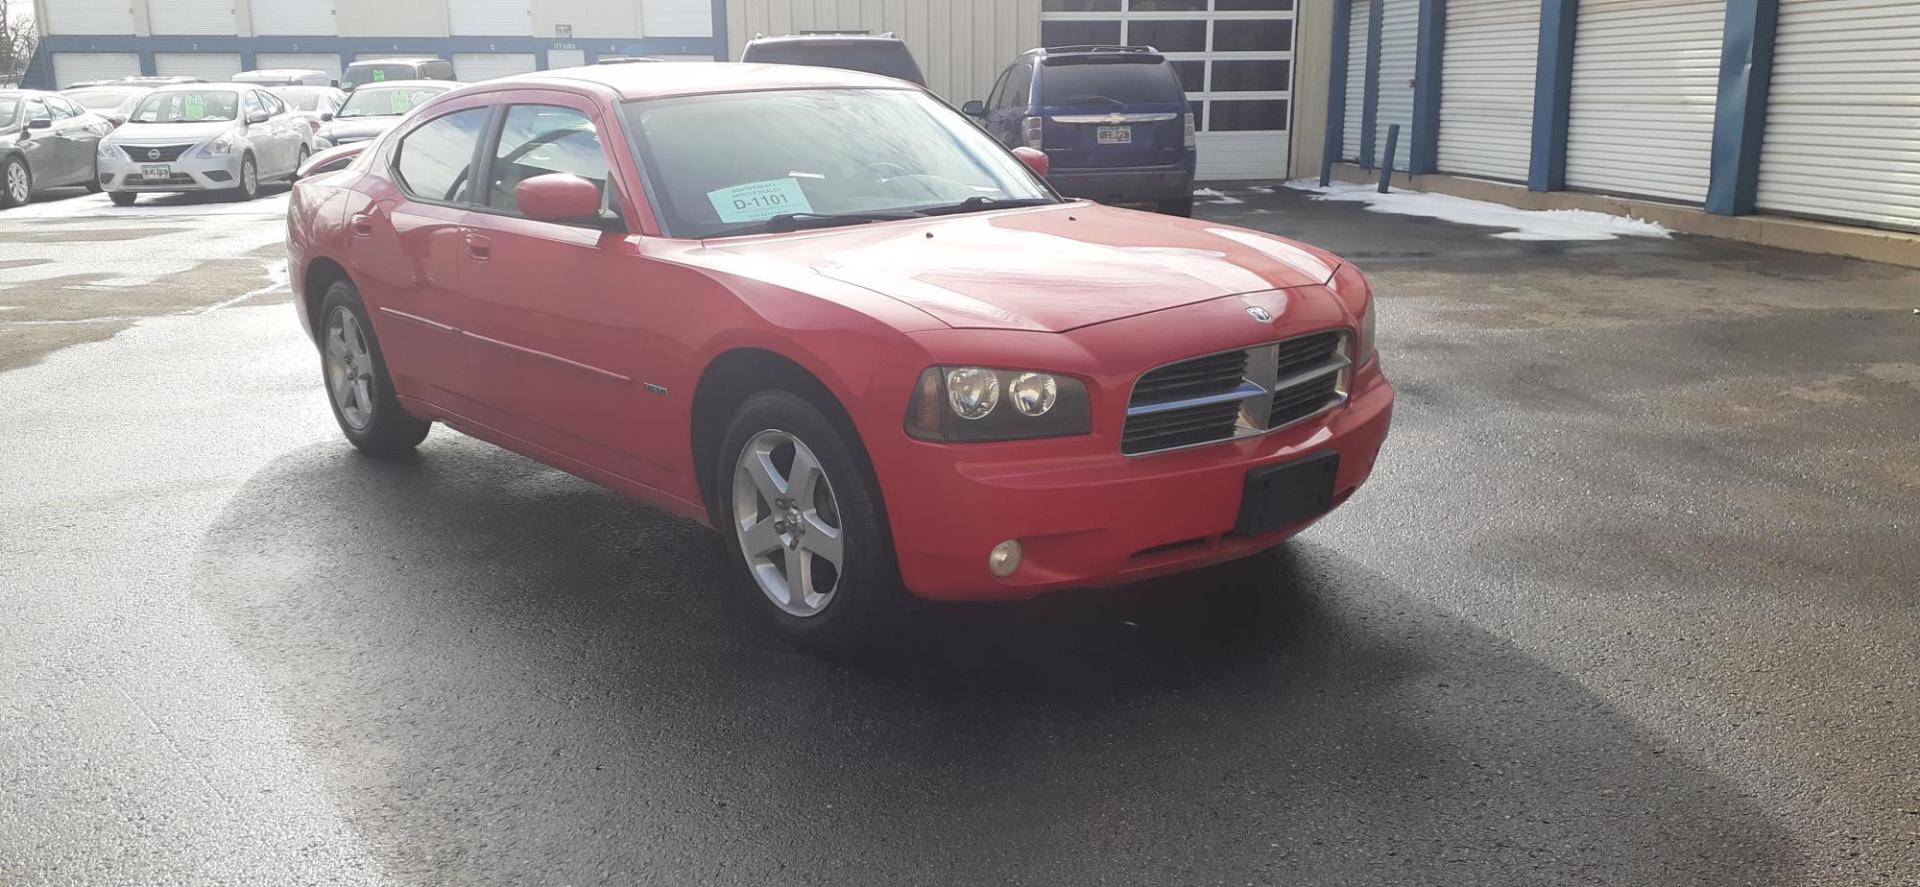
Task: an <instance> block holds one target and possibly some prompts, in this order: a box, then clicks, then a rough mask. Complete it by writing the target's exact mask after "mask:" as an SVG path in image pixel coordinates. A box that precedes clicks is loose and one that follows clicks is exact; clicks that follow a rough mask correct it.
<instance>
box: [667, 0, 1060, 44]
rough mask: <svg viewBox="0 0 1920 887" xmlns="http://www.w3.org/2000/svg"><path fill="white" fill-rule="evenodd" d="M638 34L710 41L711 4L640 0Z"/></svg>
mask: <svg viewBox="0 0 1920 887" xmlns="http://www.w3.org/2000/svg"><path fill="white" fill-rule="evenodd" d="M1028 21H1032V19H1028ZM640 33H642V34H645V35H647V36H648V37H711V36H713V4H712V3H711V2H709V0H640Z"/></svg>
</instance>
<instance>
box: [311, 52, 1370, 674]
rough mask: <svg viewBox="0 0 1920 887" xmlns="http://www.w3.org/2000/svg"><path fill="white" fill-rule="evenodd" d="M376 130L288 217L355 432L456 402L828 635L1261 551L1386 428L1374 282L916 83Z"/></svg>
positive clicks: (701, 94)
mask: <svg viewBox="0 0 1920 887" xmlns="http://www.w3.org/2000/svg"><path fill="white" fill-rule="evenodd" d="M768 133H778V134H780V137H779V138H769V137H768ZM353 147H358V146H353ZM353 147H349V148H345V149H336V151H339V152H341V153H339V154H335V155H333V156H332V157H330V158H329V160H328V163H337V162H339V161H340V160H342V159H344V157H345V155H346V154H347V153H350V152H351V151H352V150H353ZM359 150H361V151H364V152H367V153H366V154H362V155H361V157H360V158H359V159H358V160H355V161H352V162H349V163H348V164H347V165H346V166H345V167H344V168H342V169H338V170H337V171H335V172H331V173H326V174H315V175H311V176H309V177H306V178H303V179H302V180H301V181H300V183H299V184H297V185H295V187H294V192H293V197H292V199H291V201H290V203H289V206H288V211H287V230H288V238H287V252H288V260H289V270H290V274H291V278H292V285H293V291H294V301H295V312H296V313H297V315H298V317H299V322H300V324H301V325H302V326H303V327H304V328H305V329H306V330H307V332H308V333H309V334H310V335H311V337H312V339H313V342H314V344H315V346H316V351H317V356H318V357H319V359H320V368H321V369H322V376H323V384H324V386H325V388H326V390H327V392H328V395H329V398H328V399H329V402H330V404H331V405H332V408H333V412H334V416H335V418H336V420H337V421H338V423H339V426H340V429H341V432H342V433H343V435H344V436H345V437H346V438H347V440H348V441H349V442H351V443H352V444H353V445H354V446H356V447H358V448H360V449H362V450H363V451H366V452H369V453H371V454H375V455H387V456H393V455H399V454H404V453H407V452H409V451H411V450H412V449H413V448H414V447H415V446H416V445H418V444H419V443H420V442H421V440H422V439H423V438H425V437H426V435H427V433H428V430H429V428H430V423H431V422H434V421H441V422H445V423H447V424H448V425H450V426H452V427H455V428H458V429H460V430H461V431H463V432H465V433H467V434H470V435H472V436H475V437H478V438H480V439H483V440H487V441H491V442H494V443H496V444H498V445H500V446H504V447H507V448H509V449H512V450H515V451H517V452H520V453H523V454H526V455H528V456H530V457H532V458H535V459H539V460H542V461H544V462H546V463H548V464H551V465H555V466H558V467H560V468H562V469H564V470H567V471H571V472H575V473H577V474H579V475H582V476H584V477H588V478H591V479H593V480H594V481H597V482H599V483H602V484H605V485H607V486H609V487H612V488H613V489H615V490H619V491H621V492H623V493H626V494H629V495H632V496H635V497H637V498H639V499H642V500H644V501H647V502H650V503H653V504H655V505H657V506H659V507H662V508H665V509H667V510H669V511H672V512H675V513H677V514H681V515H684V516H687V517H689V518H692V519H695V520H701V521H705V522H706V523H708V524H709V525H710V526H712V527H714V528H715V529H717V530H718V531H719V532H720V533H721V534H722V536H723V537H724V543H723V549H724V557H725V559H726V563H727V569H728V571H729V572H730V574H731V575H732V578H733V580H734V581H733V582H732V583H730V585H731V587H730V588H729V589H727V590H725V591H724V592H723V593H727V594H734V595H738V596H739V597H738V600H739V601H740V603H741V604H743V605H744V606H746V607H750V608H753V610H754V611H755V612H757V613H758V614H759V615H760V616H761V617H763V618H764V620H765V622H766V623H767V624H768V625H769V626H771V627H772V628H773V629H775V630H776V631H778V632H779V633H781V634H782V635H784V636H785V637H787V638H789V639H790V640H792V641H794V642H795V643H797V644H800V645H802V646H806V647H810V648H816V649H818V648H834V647H841V646H844V645H848V644H855V643H859V642H861V641H863V640H865V639H867V638H871V637H873V636H875V635H876V634H877V633H879V632H881V631H884V629H885V628H886V623H887V619H888V618H889V617H890V615H891V614H893V613H895V612H897V610H898V608H899V607H901V606H902V605H903V604H904V603H906V598H907V597H908V596H909V595H918V596H921V597H927V598H939V599H947V600H986V599H1007V598H1027V597H1033V596H1035V595H1039V594H1043V593H1047V592H1051V591H1055V590H1058V589H1066V588H1078V587H1086V586H1098V585H1110V584H1117V583H1122V582H1130V581H1133V580H1137V579H1144V578H1147V577H1151V576H1156V575H1162V574H1167V573H1175V572H1181V571H1186V570H1192V569H1195V568H1198V567H1202V566H1206V565H1210V564H1217V563H1222V562H1225V561H1229V560H1233V559H1236V558H1242V557H1246V556H1248V555H1252V554H1255V553H1257V552H1260V551H1262V550H1265V549H1268V548H1271V547H1273V546H1275V545H1277V544H1279V543H1280V542H1281V541H1283V540H1285V539H1287V538H1288V537H1289V536H1292V535H1293V534H1295V533H1298V532H1300V531H1301V530H1302V529H1304V528H1305V527H1307V526H1309V525H1310V524H1312V523H1313V522H1314V521H1316V520H1318V519H1320V518H1321V517H1322V516H1324V515H1325V514H1327V513H1328V512H1330V511H1331V510H1332V509H1334V508H1335V507H1337V506H1339V505H1340V504H1341V503H1343V502H1345V501H1346V500H1347V498H1348V497H1349V496H1350V495H1352V494H1353V492H1354V491H1355V490H1357V489H1358V488H1359V486H1360V485H1361V484H1362V483H1363V482H1364V481H1365V480H1366V479H1367V477H1368V475H1369V473H1370V472H1371V471H1372V469H1373V464H1374V460H1375V457H1376V455H1377V453H1378V452H1379V449H1380V446H1381V443H1382V441H1383V440H1384V439H1385V437H1386V434H1387V428H1388V424H1389V421H1390V414H1391V407H1392V403H1393V391H1392V389H1391V388H1390V387H1389V385H1388V383H1387V381H1386V378H1385V377H1384V375H1383V374H1382V372H1381V368H1380V361H1379V360H1378V359H1377V358H1376V357H1375V356H1374V345H1373V342H1374V322H1373V297H1372V293H1371V291H1370V289H1369V287H1368V285H1367V281H1366V278H1365V277H1363V276H1362V275H1361V274H1360V272H1359V271H1358V270H1356V269H1355V268H1353V266H1351V265H1349V264H1347V263H1345V262H1343V261H1341V260H1340V259H1338V258H1336V257H1334V256H1332V255H1330V254H1328V253H1326V252H1324V251H1322V250H1319V249H1316V248H1314V247H1312V246H1309V245H1306V244H1302V243H1297V242H1294V241H1289V240H1286V239H1283V238H1280V237H1275V236H1273V235H1270V234H1265V233H1261V232H1258V231H1250V230H1243V229H1237V228H1233V227H1231V226H1227V225H1223V224H1219V223H1215V222H1206V223H1202V222H1197V221H1190V220H1185V219H1172V218H1167V217H1156V216H1151V215H1148V214H1146V213H1139V212H1134V211H1131V210H1124V209H1115V208H1111V207H1103V206H1099V205H1097V204H1091V203H1086V202H1083V201H1067V200H1062V199H1061V198H1060V197H1058V196H1057V195H1055V194H1054V192H1053V191H1052V190H1051V189H1049V188H1048V187H1047V185H1046V183H1045V181H1044V180H1042V179H1041V178H1040V177H1039V175H1037V174H1036V173H1037V172H1038V168H1040V167H1043V166H1044V165H1045V163H1046V156H1045V155H1043V154H1041V153H1040V152H1038V151H1036V150H1034V149H1031V148H1027V147H1025V146H1022V147H1018V148H1015V149H1013V150H1012V151H1011V152H1010V151H1009V150H1008V149H1007V148H1005V147H1003V146H1001V145H999V144H997V143H995V141H994V140H993V139H992V138H990V137H988V136H987V135H986V134H985V133H983V132H981V130H980V129H979V128H978V127H977V126H975V125H973V123H972V122H971V121H969V120H968V119H967V118H965V117H963V116H961V115H960V114H958V113H957V112H955V111H954V110H953V109H952V108H949V107H948V106H946V105H945V104H943V103H942V102H940V101H939V100H938V99H936V98H934V97H933V96H932V95H930V94H928V93H927V92H926V91H925V90H924V89H921V88H919V87H916V86H913V85H910V84H907V83H903V82H901V81H900V80H896V79H890V78H885V77H876V76H872V75H868V74H861V73H854V72H849V71H829V70H824V69H821V68H812V67H809V68H802V67H789V66H781V65H739V64H678V63H664V64H659V65H615V66H607V67H581V68H571V69H568V70H565V71H561V72H548V73H543V74H528V75H522V76H517V77H509V78H502V79H500V80H493V81H488V82H486V83H482V84H476V85H473V86H468V87H465V88H462V89H460V90H458V91H457V92H453V93H449V94H446V95H442V96H440V97H438V98H435V99H433V100H431V101H429V102H428V103H427V104H426V105H425V106H423V107H421V108H419V109H417V110H415V111H414V113H413V114H411V115H410V116H408V117H407V118H406V119H405V120H404V121H403V122H402V123H401V124H400V127H399V128H398V129H396V130H395V131H394V132H392V133H389V134H388V135H386V136H384V137H382V138H381V139H379V140H378V141H375V142H372V143H369V144H368V145H367V146H366V147H364V148H359ZM369 154H370V155H371V156H368V155H369ZM318 165H319V164H316V166H318ZM380 541H381V540H378V539H372V540H371V542H372V544H374V545H375V546H376V548H377V546H378V545H379V544H380ZM341 556H342V557H356V556H361V555H359V554H358V553H343V554H342V555H341Z"/></svg>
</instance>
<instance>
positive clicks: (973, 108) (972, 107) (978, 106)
mask: <svg viewBox="0 0 1920 887" xmlns="http://www.w3.org/2000/svg"><path fill="white" fill-rule="evenodd" d="M960 113H962V114H965V115H967V116H968V117H985V116H987V106H986V104H985V103H983V102H981V101H980V100H979V99H974V100H973V101H970V102H968V103H966V104H964V105H961V106H960Z"/></svg>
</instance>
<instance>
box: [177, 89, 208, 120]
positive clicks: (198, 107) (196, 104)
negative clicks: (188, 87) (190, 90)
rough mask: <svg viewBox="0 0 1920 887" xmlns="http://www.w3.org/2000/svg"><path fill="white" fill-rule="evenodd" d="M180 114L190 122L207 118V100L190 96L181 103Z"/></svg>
mask: <svg viewBox="0 0 1920 887" xmlns="http://www.w3.org/2000/svg"><path fill="white" fill-rule="evenodd" d="M181 105H182V108H181V111H180V113H182V114H184V115H186V118H187V119H188V120H201V119H204V118H205V117H206V116H207V100H206V99H204V98H201V97H200V96H197V95H189V96H187V97H186V99H185V100H184V101H182V102H181Z"/></svg>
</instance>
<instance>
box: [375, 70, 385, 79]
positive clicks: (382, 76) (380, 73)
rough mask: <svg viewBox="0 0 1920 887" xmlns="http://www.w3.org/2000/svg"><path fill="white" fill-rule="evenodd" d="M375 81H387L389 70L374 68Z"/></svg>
mask: <svg viewBox="0 0 1920 887" xmlns="http://www.w3.org/2000/svg"><path fill="white" fill-rule="evenodd" d="M373 79H375V80H385V79H387V69H385V68H374V69H373Z"/></svg>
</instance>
